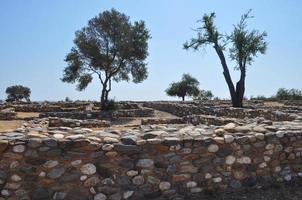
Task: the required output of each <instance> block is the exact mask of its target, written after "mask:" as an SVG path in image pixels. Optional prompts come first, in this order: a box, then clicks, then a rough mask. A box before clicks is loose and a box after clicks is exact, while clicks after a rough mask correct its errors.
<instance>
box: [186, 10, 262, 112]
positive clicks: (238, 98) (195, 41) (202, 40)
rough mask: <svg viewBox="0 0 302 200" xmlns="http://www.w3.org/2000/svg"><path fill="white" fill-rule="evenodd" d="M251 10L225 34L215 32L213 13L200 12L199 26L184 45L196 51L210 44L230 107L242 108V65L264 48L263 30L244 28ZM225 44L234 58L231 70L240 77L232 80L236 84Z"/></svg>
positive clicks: (244, 67)
mask: <svg viewBox="0 0 302 200" xmlns="http://www.w3.org/2000/svg"><path fill="white" fill-rule="evenodd" d="M250 12H251V10H249V12H247V13H246V14H244V15H242V16H241V20H240V22H239V23H238V24H237V25H234V30H233V31H232V32H231V34H229V35H224V34H222V33H220V32H219V31H218V28H217V27H216V26H215V23H214V19H215V13H211V14H210V15H207V14H206V15H204V16H203V18H202V20H199V22H201V23H202V26H201V27H198V28H197V29H196V31H197V37H196V38H192V39H191V40H190V41H189V42H186V43H185V44H184V48H185V49H190V48H193V49H194V50H198V49H200V48H201V47H205V46H207V45H211V46H213V48H214V50H215V52H216V54H217V55H218V57H219V59H220V62H221V65H222V68H223V75H224V78H225V80H226V82H227V85H228V88H229V92H230V96H231V100H232V105H233V106H234V107H242V106H243V105H242V101H243V97H244V92H245V78H246V68H247V66H248V65H251V64H252V62H253V61H254V57H257V55H258V54H259V53H260V54H264V53H265V51H266V48H267V43H266V42H265V38H266V36H267V34H266V32H259V31H258V30H251V31H250V30H248V28H247V20H248V19H250V18H252V17H251V16H250ZM228 46H229V57H230V59H231V61H235V62H236V63H237V66H236V67H235V69H237V70H239V71H240V79H239V81H238V82H237V83H236V87H235V86H234V83H233V81H232V78H231V75H230V72H229V67H228V64H227V61H226V57H225V51H226V48H227V47H228Z"/></svg>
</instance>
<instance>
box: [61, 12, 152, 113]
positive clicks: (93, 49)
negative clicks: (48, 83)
mask: <svg viewBox="0 0 302 200" xmlns="http://www.w3.org/2000/svg"><path fill="white" fill-rule="evenodd" d="M150 38H151V36H150V34H149V30H147V28H146V26H145V23H144V21H135V22H134V23H131V22H130V20H129V17H128V16H126V15H125V14H123V13H120V12H118V11H116V10H115V9H112V10H110V11H104V12H102V13H100V14H99V15H98V16H96V17H94V18H92V19H91V20H89V22H88V25H87V26H86V27H84V28H82V29H81V30H79V31H77V32H76V34H75V39H74V44H75V46H74V47H73V48H72V49H71V51H70V52H69V53H68V54H67V56H66V58H65V61H66V62H67V67H66V68H65V70H64V75H63V78H62V81H64V82H67V83H76V82H77V89H78V90H84V89H85V88H86V87H87V86H88V84H89V83H90V82H91V81H92V79H93V76H96V77H98V78H99V80H100V81H101V86H102V93H101V104H102V107H104V106H105V104H106V102H108V94H109V92H110V91H111V81H116V82H119V81H130V80H131V79H132V81H133V82H134V83H140V82H142V81H143V80H145V79H146V78H147V75H148V73H147V67H146V66H147V63H146V58H147V56H148V40H149V39H150Z"/></svg>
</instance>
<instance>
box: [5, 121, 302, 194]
mask: <svg viewBox="0 0 302 200" xmlns="http://www.w3.org/2000/svg"><path fill="white" fill-rule="evenodd" d="M30 127H31V126H29V125H28V127H27V128H24V129H23V130H19V131H20V132H9V133H3V134H0V191H1V197H0V199H1V200H4V199H7V200H8V199H22V200H26V199H34V200H44V199H45V200H46V199H55V200H59V199H67V200H85V199H88V200H90V199H94V200H106V199H109V200H121V199H137V200H143V199H173V200H181V199H190V198H191V197H194V196H198V195H199V194H200V193H201V192H204V191H206V190H240V189H243V188H248V187H257V186H261V185H267V184H272V183H273V182H282V181H285V182H290V181H300V179H301V177H302V126H301V121H294V122H274V123H273V122H270V121H262V122H259V123H258V124H256V123H253V124H249V125H245V126H242V125H240V126H239V125H236V124H234V123H229V124H226V125H223V126H206V125H200V126H192V125H167V126H159V125H145V126H141V127H140V128H139V129H131V130H123V131H118V130H112V129H107V130H105V131H92V130H89V129H82V130H79V129H76V130H77V132H76V131H75V129H72V128H66V127H60V128H58V129H57V130H52V131H42V130H41V129H37V128H30Z"/></svg>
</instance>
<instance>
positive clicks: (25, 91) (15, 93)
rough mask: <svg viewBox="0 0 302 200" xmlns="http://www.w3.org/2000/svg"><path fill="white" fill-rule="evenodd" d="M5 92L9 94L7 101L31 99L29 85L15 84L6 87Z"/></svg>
mask: <svg viewBox="0 0 302 200" xmlns="http://www.w3.org/2000/svg"><path fill="white" fill-rule="evenodd" d="M5 93H6V94H7V99H6V101H8V102H11V101H21V100H22V99H25V100H26V101H30V99H29V98H30V93H31V91H30V89H29V88H28V87H25V86H22V85H14V86H10V87H8V88H6V91H5Z"/></svg>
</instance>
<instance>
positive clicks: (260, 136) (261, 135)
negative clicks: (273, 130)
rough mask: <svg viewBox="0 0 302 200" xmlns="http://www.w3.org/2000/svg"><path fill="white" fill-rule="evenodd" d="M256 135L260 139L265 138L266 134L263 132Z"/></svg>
mask: <svg viewBox="0 0 302 200" xmlns="http://www.w3.org/2000/svg"><path fill="white" fill-rule="evenodd" d="M255 136H256V138H257V139H258V140H264V134H263V133H256V134H255Z"/></svg>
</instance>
